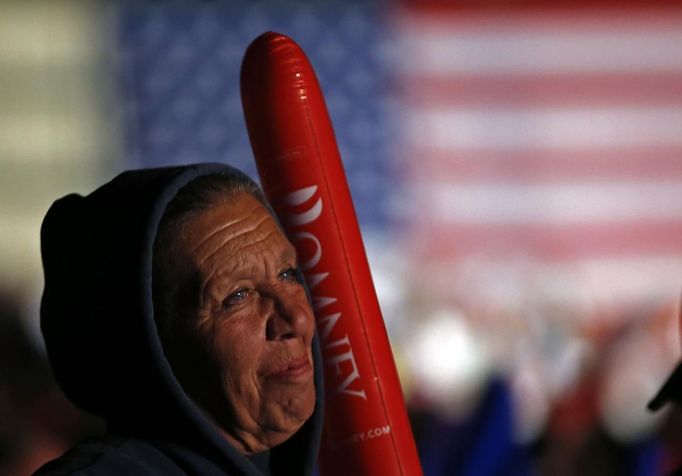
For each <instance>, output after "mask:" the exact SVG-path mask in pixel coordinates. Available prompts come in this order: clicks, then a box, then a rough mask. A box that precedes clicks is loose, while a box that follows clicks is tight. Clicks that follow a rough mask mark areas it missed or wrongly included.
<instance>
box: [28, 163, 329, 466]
mask: <svg viewBox="0 0 682 476" xmlns="http://www.w3.org/2000/svg"><path fill="white" fill-rule="evenodd" d="M213 173H219V174H226V175H240V176H243V177H245V178H246V176H245V175H244V174H242V173H241V172H239V171H238V170H236V169H234V168H232V167H229V166H226V165H222V164H197V165H191V166H185V167H169V168H160V169H146V170H133V171H128V172H124V173H122V174H121V175H119V176H117V177H116V178H114V179H113V180H112V181H111V182H109V183H107V184H105V185H103V186H102V187H100V188H98V189H97V190H95V191H94V192H92V193H91V194H89V195H87V196H85V197H83V196H81V195H77V194H71V195H67V196H65V197H63V198H62V199H60V200H57V201H56V202H55V203H54V204H53V205H52V207H51V208H50V210H49V211H48V213H47V216H46V217H45V220H44V222H43V226H42V230H41V248H42V256H43V267H44V272H45V289H44V292H43V297H42V302H41V309H40V314H41V329H42V332H43V336H44V339H45V345H46V348H47V354H48V357H49V360H50V363H51V365H52V369H53V371H54V374H55V377H56V379H57V382H58V383H59V385H60V387H61V388H62V390H63V391H64V393H65V394H66V395H67V397H68V398H69V399H70V400H71V401H72V402H73V403H74V404H76V405H77V406H79V407H80V408H81V409H83V410H85V411H87V412H90V413H93V414H96V415H99V416H101V417H102V418H104V419H105V420H106V421H107V423H108V433H107V435H104V436H102V437H99V438H94V439H91V440H88V441H86V442H84V443H81V444H80V445H78V446H77V447H76V448H74V449H72V450H70V451H69V452H67V453H66V454H65V455H64V456H62V457H61V458H59V459H57V460H55V461H52V462H50V463H48V464H47V465H45V466H43V468H41V469H40V470H39V471H38V473H37V474H40V475H43V474H46V475H47V474H49V475H51V474H79V475H81V474H82V475H100V474H102V475H104V474H106V475H108V474H125V475H138V474H140V475H141V474H145V475H149V474H163V475H207V476H209V475H225V474H229V475H260V474H267V473H268V472H271V473H272V474H273V475H280V474H286V475H303V474H310V473H311V472H312V470H313V466H314V464H315V457H316V454H317V450H318V446H319V439H320V433H321V428H322V382H321V375H322V367H321V357H320V352H319V344H318V339H317V336H315V339H314V342H313V356H314V361H315V362H314V371H315V387H316V391H317V396H316V402H315V410H314V412H313V415H312V416H311V417H310V419H309V420H308V421H307V422H306V423H305V424H304V425H303V426H302V427H301V429H300V430H299V431H298V432H297V433H296V434H295V435H294V436H293V437H292V438H290V439H289V440H288V441H286V442H285V443H283V444H281V445H279V446H276V447H274V448H271V449H270V451H269V452H268V453H266V454H261V455H257V456H252V457H247V456H245V455H243V454H241V453H239V452H238V451H237V450H236V449H235V448H234V447H233V446H232V445H230V444H229V443H228V441H227V440H226V439H225V438H224V437H223V436H222V435H221V433H220V432H219V431H218V429H217V428H216V426H215V424H214V423H213V422H211V421H209V420H208V418H207V417H206V416H205V415H204V414H203V412H202V411H201V410H200V409H199V408H198V407H197V405H195V403H194V402H193V401H192V400H191V399H190V398H189V397H188V396H187V394H186V393H185V392H184V390H183V389H182V387H181V385H180V383H179V382H178V380H177V379H176V377H175V375H174V374H173V371H172V370H171V367H170V364H169V363H168V361H167V359H166V357H165V355H164V352H163V349H162V346H161V340H160V338H159V335H158V332H157V328H156V323H155V321H154V308H153V302H152V250H153V246H154V238H155V236H156V232H157V228H158V224H159V221H160V219H161V216H162V215H163V213H164V210H165V208H166V205H167V204H168V203H169V201H170V200H171V199H172V198H173V197H174V196H175V194H176V193H177V192H178V190H179V189H180V188H182V187H183V186H184V185H186V184H187V183H189V182H190V181H192V180H193V179H195V178H197V177H200V176H202V175H206V174H213ZM247 179H248V178H247Z"/></svg>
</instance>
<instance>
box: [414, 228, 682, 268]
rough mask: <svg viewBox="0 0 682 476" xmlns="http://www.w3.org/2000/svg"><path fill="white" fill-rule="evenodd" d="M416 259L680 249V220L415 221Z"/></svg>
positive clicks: (564, 256) (573, 256)
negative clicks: (505, 222)
mask: <svg viewBox="0 0 682 476" xmlns="http://www.w3.org/2000/svg"><path fill="white" fill-rule="evenodd" d="M413 233H414V235H413V236H419V237H424V238H428V240H420V239H418V238H417V239H414V241H413V242H412V245H413V247H414V252H415V256H416V257H418V259H425V260H429V261H439V262H445V261H450V260H457V259H461V258H465V257H468V256H472V255H483V256H489V257H491V258H495V257H512V256H516V257H527V258H531V259H538V260H547V261H563V260H569V261H570V260H580V259H594V258H612V257H626V256H631V257H643V256H657V255H669V254H674V255H678V256H679V255H680V254H682V220H676V221H639V222H635V223H633V222H624V223H581V224H560V225H554V226H549V225H546V224H524V225H521V224H497V225H490V224H468V223H467V224H447V225H446V224H429V225H427V224H420V225H415V228H414V229H413Z"/></svg>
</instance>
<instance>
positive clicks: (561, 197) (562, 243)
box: [393, 2, 682, 302]
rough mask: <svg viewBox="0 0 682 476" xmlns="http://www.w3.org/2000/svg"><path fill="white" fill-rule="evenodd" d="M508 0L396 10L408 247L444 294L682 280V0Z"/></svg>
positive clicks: (595, 295)
mask: <svg viewBox="0 0 682 476" xmlns="http://www.w3.org/2000/svg"><path fill="white" fill-rule="evenodd" d="M426 3H429V2H426ZM432 3H433V2H432ZM602 3H603V2H602ZM501 5H502V6H500V7H497V8H486V7H479V8H476V7H474V6H471V7H469V8H452V7H448V6H443V5H440V6H436V7H433V5H431V7H429V6H424V3H423V2H408V3H406V4H405V5H404V6H403V7H402V8H399V9H398V10H397V12H396V14H395V16H394V25H395V30H394V35H395V37H394V38H395V43H396V45H397V51H399V54H398V55H396V57H395V58H394V61H393V64H394V71H395V74H396V75H397V78H398V83H399V84H400V92H399V94H398V97H399V99H398V101H397V104H398V107H399V111H400V112H401V113H402V118H403V126H404V133H403V136H404V137H406V138H407V146H406V148H405V150H406V151H407V152H406V153H405V154H404V156H403V165H402V169H403V173H404V176H405V177H406V183H407V184H408V188H409V191H410V192H411V193H409V195H408V196H407V200H405V201H404V202H402V203H400V207H401V208H402V209H404V210H409V211H408V212H407V213H406V215H407V216H406V219H407V221H408V222H409V223H411V225H412V226H411V230H412V232H411V241H412V243H413V246H412V250H411V254H413V256H415V258H416V261H417V262H418V263H419V266H420V267H421V268H422V269H423V270H424V272H425V274H428V275H429V276H431V277H432V278H434V277H435V278H437V279H434V282H436V283H440V284H441V289H440V292H441V293H442V295H447V294H450V295H452V293H453V290H456V289H457V286H458V283H459V282H461V291H462V292H465V293H467V292H471V288H472V284H474V287H475V286H476V285H478V286H479V291H480V292H482V293H486V292H488V290H489V289H488V288H490V287H492V286H494V285H495V284H493V283H498V284H499V281H500V280H503V279H505V278H504V277H505V276H508V277H509V281H510V282H514V283H516V284H515V285H514V286H518V283H519V282H523V281H528V276H529V275H531V276H533V278H532V280H533V281H535V283H536V284H537V283H540V287H541V288H553V289H555V290H556V289H557V288H561V290H560V291H559V292H560V293H564V294H567V295H570V296H566V297H570V298H575V297H576V296H580V297H585V296H587V297H588V298H589V299H599V300H601V299H606V300H609V301H614V300H624V302H632V300H633V299H634V300H641V299H648V298H652V297H666V298H669V297H670V296H677V295H679V291H680V289H682V9H680V8H679V7H678V6H674V5H673V4H672V3H671V2H669V3H660V2H659V3H658V4H655V5H654V6H653V7H649V8H647V7H641V6H636V5H634V4H631V5H630V7H628V6H627V5H628V4H627V2H625V4H624V5H625V6H623V5H619V6H615V5H612V6H610V7H609V6H608V5H607V6H602V7H601V8H598V7H584V8H570V6H566V5H564V7H561V6H559V7H556V6H555V7H523V8H520V7H519V8H514V6H513V4H501ZM504 5H506V6H504ZM489 6H490V5H488V7H489ZM464 274H466V276H464ZM480 287H483V288H484V290H483V291H481V290H480ZM535 289H536V290H537V286H535Z"/></svg>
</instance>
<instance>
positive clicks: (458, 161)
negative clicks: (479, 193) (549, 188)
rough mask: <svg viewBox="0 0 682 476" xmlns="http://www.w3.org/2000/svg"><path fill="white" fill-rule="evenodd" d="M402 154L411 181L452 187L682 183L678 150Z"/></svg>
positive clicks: (681, 159) (425, 150)
mask: <svg viewBox="0 0 682 476" xmlns="http://www.w3.org/2000/svg"><path fill="white" fill-rule="evenodd" d="M406 156H407V157H410V158H413V159H415V160H408V162H407V164H406V165H407V167H408V169H407V170H408V172H407V173H408V175H409V176H410V180H411V181H413V183H414V181H415V180H416V181H422V180H434V181H436V180H438V181H440V180H444V179H446V180H452V182H453V183H460V182H462V181H471V180H476V181H481V180H482V181H486V180H498V179H504V180H509V181H517V182H519V183H525V182H529V181H533V182H537V181H542V182H545V183H546V182H549V181H552V182H556V181H559V182H566V181H568V180H577V179H579V180H581V181H582V182H595V181H600V182H601V181H605V180H609V181H623V180H626V181H628V180H652V179H661V180H676V179H682V148H681V147H649V148H645V149H634V148H633V149H618V148H610V149H587V150H566V149H555V150H502V151H500V150H459V151H456V150H455V151H449V150H447V151H444V150H432V149H428V148H427V146H426V144H425V145H424V148H422V149H419V148H416V149H413V150H411V151H409V152H408V154H406ZM417 158H421V159H420V160H416V159H417ZM425 158H428V159H427V160H424V159H425Z"/></svg>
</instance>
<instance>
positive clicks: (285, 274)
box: [279, 267, 296, 281]
mask: <svg viewBox="0 0 682 476" xmlns="http://www.w3.org/2000/svg"><path fill="white" fill-rule="evenodd" d="M279 279H281V280H282V281H295V280H296V268H293V267H292V268H287V269H285V270H284V271H282V272H281V273H280V274H279Z"/></svg>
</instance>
